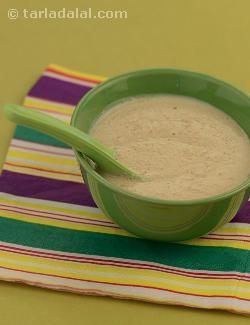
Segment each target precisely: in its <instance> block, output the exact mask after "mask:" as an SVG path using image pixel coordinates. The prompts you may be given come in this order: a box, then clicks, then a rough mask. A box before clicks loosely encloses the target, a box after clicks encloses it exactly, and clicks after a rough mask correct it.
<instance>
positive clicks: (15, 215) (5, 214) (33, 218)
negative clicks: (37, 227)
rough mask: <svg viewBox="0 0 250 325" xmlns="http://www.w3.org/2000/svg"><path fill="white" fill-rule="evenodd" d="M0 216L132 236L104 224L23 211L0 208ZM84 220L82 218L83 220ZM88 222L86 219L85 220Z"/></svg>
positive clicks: (61, 226)
mask: <svg viewBox="0 0 250 325" xmlns="http://www.w3.org/2000/svg"><path fill="white" fill-rule="evenodd" d="M0 217H5V218H9V219H15V220H20V221H26V222H29V223H37V224H42V225H47V226H52V227H59V228H66V229H73V230H81V231H91V232H99V233H104V234H114V235H122V236H129V237H131V236H133V235H130V234H128V233H127V232H126V231H125V230H122V229H121V228H110V227H105V226H102V225H100V226H96V225H89V224H81V223H74V222H70V221H68V220H65V221H64V220H62V221H61V220H54V219H46V218H43V217H37V216H28V215H25V213H21V212H11V211H5V210H1V209H0ZM55 218H60V217H59V216H58V217H57V216H55ZM83 221H84V220H83ZM86 222H88V221H86Z"/></svg>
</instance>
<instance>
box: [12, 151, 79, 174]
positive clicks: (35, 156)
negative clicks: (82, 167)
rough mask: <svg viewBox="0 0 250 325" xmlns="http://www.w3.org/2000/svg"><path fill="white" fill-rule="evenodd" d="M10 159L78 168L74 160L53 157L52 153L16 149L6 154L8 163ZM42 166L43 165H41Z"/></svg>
mask: <svg viewBox="0 0 250 325" xmlns="http://www.w3.org/2000/svg"><path fill="white" fill-rule="evenodd" d="M11 158H19V159H20V158H21V159H23V160H24V162H25V161H27V160H31V161H34V162H37V163H40V162H45V163H49V164H56V165H62V166H72V167H73V168H77V169H79V168H78V164H77V162H76V159H75V158H73V157H72V158H71V157H62V156H57V155H53V154H52V153H38V152H36V151H32V149H31V150H30V151H29V150H25V151H24V150H19V149H16V148H13V147H12V148H10V150H9V154H8V161H11ZM41 166H43V164H41Z"/></svg>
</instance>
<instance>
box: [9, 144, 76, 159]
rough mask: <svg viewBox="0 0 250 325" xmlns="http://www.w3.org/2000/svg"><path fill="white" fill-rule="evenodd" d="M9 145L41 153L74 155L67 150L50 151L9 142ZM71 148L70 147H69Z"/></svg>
mask: <svg viewBox="0 0 250 325" xmlns="http://www.w3.org/2000/svg"><path fill="white" fill-rule="evenodd" d="M11 147H15V148H20V149H25V150H30V151H38V152H43V153H49V154H52V155H58V156H68V157H74V154H73V153H72V154H70V153H69V152H64V153H62V152H52V151H49V150H44V149H37V148H29V147H25V146H19V145H16V144H13V143H12V144H11ZM69 150H71V149H69Z"/></svg>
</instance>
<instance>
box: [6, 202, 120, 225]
mask: <svg viewBox="0 0 250 325" xmlns="http://www.w3.org/2000/svg"><path fill="white" fill-rule="evenodd" d="M1 206H3V207H7V208H12V209H13V207H12V206H11V205H7V204H2V203H0V207H1ZM0 209H1V208H0ZM14 209H15V210H17V211H16V212H22V211H23V210H25V211H30V212H36V213H37V212H38V213H44V214H45V213H48V214H51V215H54V216H59V217H66V218H72V219H77V220H79V219H80V220H88V221H93V219H90V218H85V217H74V216H69V215H66V214H59V213H54V212H43V211H39V210H33V209H28V208H23V207H22V208H20V207H14ZM18 210H19V211H18ZM37 215H38V216H39V214H37ZM40 216H41V217H42V216H43V215H40ZM94 222H99V223H104V224H109V225H114V223H113V222H111V221H105V220H94Z"/></svg>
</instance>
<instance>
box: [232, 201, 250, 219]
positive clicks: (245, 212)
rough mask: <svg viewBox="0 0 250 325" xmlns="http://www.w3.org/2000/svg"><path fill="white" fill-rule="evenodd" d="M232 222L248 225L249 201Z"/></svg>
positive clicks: (249, 215) (249, 214)
mask: <svg viewBox="0 0 250 325" xmlns="http://www.w3.org/2000/svg"><path fill="white" fill-rule="evenodd" d="M232 222H242V223H250V201H248V202H247V203H246V204H245V205H244V206H243V207H242V208H241V209H240V211H239V212H238V213H237V214H236V216H235V217H234V218H233V220H232Z"/></svg>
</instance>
